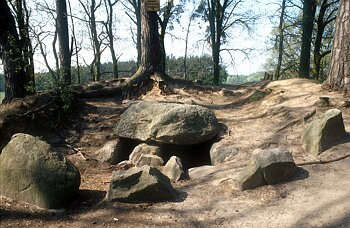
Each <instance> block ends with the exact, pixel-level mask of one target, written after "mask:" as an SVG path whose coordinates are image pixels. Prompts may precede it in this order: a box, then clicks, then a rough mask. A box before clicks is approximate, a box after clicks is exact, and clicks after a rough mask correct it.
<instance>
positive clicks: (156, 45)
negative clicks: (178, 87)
mask: <svg viewBox="0 0 350 228" xmlns="http://www.w3.org/2000/svg"><path fill="white" fill-rule="evenodd" d="M145 2H146V1H145V0H142V1H141V11H140V13H141V28H142V30H141V62H140V63H141V64H140V67H139V69H138V70H137V72H136V73H135V74H134V75H133V76H132V77H131V78H129V79H128V80H126V81H125V82H124V83H123V96H124V97H130V96H131V95H132V92H133V91H132V88H138V87H140V86H141V85H142V83H143V82H144V81H146V80H148V79H149V78H150V76H151V75H155V76H156V77H158V78H160V79H162V80H164V81H168V80H169V79H170V78H169V77H168V76H167V75H166V74H165V69H164V68H163V66H162V61H161V47H160V39H159V32H158V14H157V12H149V11H146V7H145V6H146V4H145Z"/></svg>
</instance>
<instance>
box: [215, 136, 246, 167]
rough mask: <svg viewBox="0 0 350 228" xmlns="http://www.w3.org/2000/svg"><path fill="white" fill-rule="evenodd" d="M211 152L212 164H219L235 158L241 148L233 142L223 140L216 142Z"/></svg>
mask: <svg viewBox="0 0 350 228" xmlns="http://www.w3.org/2000/svg"><path fill="white" fill-rule="evenodd" d="M209 153H210V160H211V164H212V165H218V164H221V163H224V162H227V161H230V160H232V159H234V158H235V156H236V155H237V154H238V153H239V150H238V149H237V147H235V146H234V145H232V143H230V142H228V141H224V140H222V141H219V142H216V143H214V144H213V145H212V147H211V149H210V152H209Z"/></svg>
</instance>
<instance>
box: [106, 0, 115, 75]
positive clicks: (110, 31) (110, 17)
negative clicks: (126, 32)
mask: <svg viewBox="0 0 350 228" xmlns="http://www.w3.org/2000/svg"><path fill="white" fill-rule="evenodd" d="M117 2H118V1H114V2H113V3H112V1H111V0H105V8H106V12H107V15H108V17H107V22H106V23H105V24H104V25H105V28H106V33H107V36H108V41H109V44H108V45H109V50H110V51H111V56H112V62H113V76H114V78H118V58H117V56H116V53H115V50H114V40H113V38H114V35H113V6H114V5H115V4H116V3H117Z"/></svg>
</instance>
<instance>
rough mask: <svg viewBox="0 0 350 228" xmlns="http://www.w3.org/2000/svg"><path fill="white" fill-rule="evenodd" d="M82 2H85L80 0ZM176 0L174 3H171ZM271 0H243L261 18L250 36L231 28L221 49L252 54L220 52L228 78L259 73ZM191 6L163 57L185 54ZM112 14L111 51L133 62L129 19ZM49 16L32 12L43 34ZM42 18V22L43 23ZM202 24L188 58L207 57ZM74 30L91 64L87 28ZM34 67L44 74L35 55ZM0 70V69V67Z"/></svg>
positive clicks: (195, 26) (194, 30)
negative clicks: (258, 0) (245, 50)
mask: <svg viewBox="0 0 350 228" xmlns="http://www.w3.org/2000/svg"><path fill="white" fill-rule="evenodd" d="M83 1H86V0H83ZM177 1H178V0H175V4H176V2H177ZM271 1H277V0H260V2H259V3H255V4H254V5H251V3H252V2H254V1H253V0H247V1H246V2H247V3H250V4H249V7H251V9H252V10H253V11H255V12H256V13H259V14H260V15H261V18H260V19H259V21H258V22H257V23H256V26H254V27H253V31H252V32H251V33H249V34H248V33H247V32H245V31H243V30H241V29H235V30H234V31H233V33H232V36H231V37H230V38H229V39H228V43H227V44H226V46H225V47H227V48H251V49H253V50H254V51H252V52H251V53H250V55H249V58H247V57H246V56H245V55H243V54H242V53H240V52H234V53H233V54H232V55H229V54H228V53H227V52H222V53H221V57H222V63H223V64H224V65H225V66H226V68H227V70H228V73H229V74H231V75H248V74H250V73H254V72H256V71H261V70H264V69H263V65H264V63H265V61H266V58H267V57H268V54H266V43H267V41H268V39H269V35H270V33H271V30H272V25H271V23H270V21H269V19H268V17H267V16H268V14H269V15H270V14H271V13H273V11H274V10H276V9H275V8H276V5H271V4H268V3H269V2H271ZM34 2H43V0H33V1H32V2H31V4H34ZM47 2H48V4H49V5H51V6H52V8H54V5H55V4H54V0H47ZM71 2H72V8H73V12H72V14H73V15H79V14H80V13H81V7H78V1H76V0H74V1H71ZM160 2H161V5H163V4H165V3H166V0H160ZM194 7H195V6H194V5H189V6H188V8H187V11H186V13H185V14H183V15H182V17H181V20H180V23H174V29H173V30H171V31H169V34H167V35H166V36H165V47H166V53H167V55H173V56H176V57H182V56H184V53H185V41H184V39H185V36H186V31H185V28H186V27H187V24H188V22H189V12H191V11H192V10H193V9H194ZM115 13H116V14H117V15H118V16H117V17H116V18H115V21H116V22H115V23H116V24H115V28H116V29H117V31H116V42H115V49H116V51H117V55H118V56H119V55H120V61H128V60H136V59H137V51H136V48H135V45H134V43H133V42H132V40H131V39H130V37H131V29H132V27H134V26H133V24H132V23H131V21H130V19H129V18H128V17H127V15H126V14H125V9H123V8H122V6H121V4H119V6H117V7H116V9H115ZM97 15H98V18H97V20H103V19H104V17H105V14H104V13H103V12H102V11H100V12H99V13H98V14H97ZM47 17H49V15H46V16H45V15H44V16H43V13H42V12H41V11H39V10H37V9H34V10H33V11H32V19H33V23H34V24H44V25H45V26H44V28H43V29H44V30H45V31H53V26H54V25H53V22H50V21H53V20H49V19H47ZM43 18H44V20H43ZM206 26H207V25H206V24H205V23H204V22H203V21H202V22H199V21H193V22H192V26H191V29H190V34H189V35H190V38H191V39H190V41H189V55H199V56H200V55H203V54H209V55H210V54H211V52H210V46H209V45H208V43H207V42H199V40H203V37H204V36H205V29H206ZM75 29H76V32H77V34H78V37H79V38H78V41H79V42H81V43H82V51H81V52H80V58H81V60H82V61H81V62H86V63H90V62H91V61H92V58H93V55H92V49H91V45H90V42H89V37H88V34H87V30H88V28H87V25H86V24H85V23H84V22H82V21H79V20H75ZM51 40H52V39H50V37H48V38H46V39H45V40H44V43H45V45H46V47H47V52H48V57H49V62H50V65H51V66H52V67H54V59H53V57H52V48H51ZM34 58H35V67H36V70H37V71H46V70H47V69H46V66H45V65H44V61H43V59H42V56H41V54H39V53H37V54H36V55H35V56H34ZM232 59H233V61H232ZM108 61H111V58H110V54H109V50H108V49H106V50H105V51H104V53H103V54H102V62H108ZM0 70H1V67H0Z"/></svg>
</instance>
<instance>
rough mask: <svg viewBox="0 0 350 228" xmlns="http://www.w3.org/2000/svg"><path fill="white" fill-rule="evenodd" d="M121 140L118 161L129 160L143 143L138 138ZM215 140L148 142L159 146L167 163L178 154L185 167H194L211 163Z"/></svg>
mask: <svg viewBox="0 0 350 228" xmlns="http://www.w3.org/2000/svg"><path fill="white" fill-rule="evenodd" d="M119 140H120V142H121V154H120V156H119V159H118V162H121V161H124V160H129V155H130V154H131V152H132V151H133V149H134V148H135V147H136V146H137V145H139V144H140V143H143V142H141V141H138V140H133V139H127V138H119ZM214 142H215V140H210V141H207V142H205V143H200V144H194V145H173V144H159V143H156V142H149V143H148V142H147V144H149V145H154V146H159V147H160V150H161V157H162V158H163V160H164V162H165V163H166V162H167V161H168V160H169V158H170V157H171V156H177V157H179V158H180V159H181V162H182V166H183V168H184V169H189V168H193V167H198V166H203V165H211V160H210V153H209V152H210V148H211V146H212V145H213V143H214Z"/></svg>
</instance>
